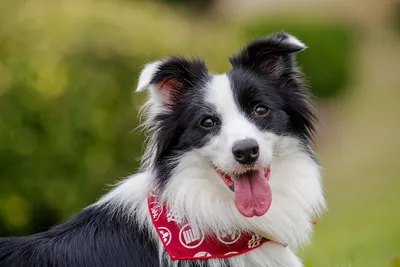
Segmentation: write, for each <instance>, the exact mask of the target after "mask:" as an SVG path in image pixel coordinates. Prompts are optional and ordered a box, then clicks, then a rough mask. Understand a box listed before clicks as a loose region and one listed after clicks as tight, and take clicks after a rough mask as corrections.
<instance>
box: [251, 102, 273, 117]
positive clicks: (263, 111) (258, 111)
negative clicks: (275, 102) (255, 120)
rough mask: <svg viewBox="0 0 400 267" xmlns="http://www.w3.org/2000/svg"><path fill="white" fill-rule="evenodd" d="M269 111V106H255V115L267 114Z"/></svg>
mask: <svg viewBox="0 0 400 267" xmlns="http://www.w3.org/2000/svg"><path fill="white" fill-rule="evenodd" d="M268 111H269V108H267V107H266V106H263V105H257V106H256V107H255V108H254V115H256V116H265V115H267V113H268Z"/></svg>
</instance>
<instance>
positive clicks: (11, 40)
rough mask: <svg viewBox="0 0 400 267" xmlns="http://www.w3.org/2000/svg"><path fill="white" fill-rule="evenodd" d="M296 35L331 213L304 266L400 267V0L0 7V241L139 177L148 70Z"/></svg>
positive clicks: (36, 2) (7, 1) (214, 65)
mask: <svg viewBox="0 0 400 267" xmlns="http://www.w3.org/2000/svg"><path fill="white" fill-rule="evenodd" d="M282 30H284V31H288V32H289V33H292V34H294V35H296V36H298V37H299V38H300V39H301V40H302V41H304V42H305V43H306V44H307V45H308V46H309V49H307V50H305V51H304V52H302V53H300V54H298V57H297V59H298V62H299V63H300V65H301V66H302V68H303V70H304V71H305V72H306V74H307V76H308V80H309V83H310V85H311V88H312V92H313V93H314V95H315V96H316V98H315V101H316V104H317V107H318V109H319V112H320V114H321V117H322V123H321V125H319V127H318V135H319V136H318V139H317V140H316V151H317V153H318V156H319V160H320V162H321V164H322V166H323V167H324V169H323V177H324V185H325V191H326V197H327V201H328V207H329V212H328V213H326V214H325V215H324V216H323V217H322V218H320V219H319V220H318V222H317V225H316V231H315V235H314V237H313V241H312V244H311V245H309V246H306V247H305V248H304V249H303V250H302V251H301V252H300V253H301V255H302V257H303V258H304V261H305V263H306V266H318V267H319V266H367V267H368V266H374V267H380V266H400V208H399V206H400V196H399V189H400V161H399V157H400V155H399V150H400V119H399V117H400V103H399V101H400V89H399V86H400V71H399V70H400V1H394V0H393V1H386V0H380V1H372V0H371V1H363V0H346V1H344V0H247V1H240V0H186V1H185V0H164V1H162V0H159V1H134V0H114V1H112V0H108V1H107V0H102V1H94V0H78V1H73V0H58V1H45V0H30V1H21V0H1V1H0V236H5V235H26V234H32V233H34V232H37V231H41V230H45V229H47V228H48V227H50V226H52V225H54V224H56V223H59V222H61V221H63V220H66V219H67V218H69V217H70V216H71V215H73V214H74V213H76V212H78V211H79V210H80V209H82V208H83V207H85V206H86V205H88V204H90V203H92V202H94V201H96V199H97V198H99V197H100V196H101V195H102V194H104V193H105V192H107V190H109V188H110V185H112V184H114V183H116V182H117V181H118V180H120V179H122V178H123V177H125V176H127V175H129V174H131V173H133V172H134V171H135V170H136V169H137V167H138V157H139V155H140V154H141V152H142V151H143V136H142V135H141V133H140V132H139V131H135V130H134V129H135V127H137V126H138V124H139V120H138V109H139V107H140V105H141V104H142V103H143V100H144V95H143V94H134V93H133V89H134V88H135V86H136V82H137V77H138V73H139V71H140V69H141V67H142V66H143V65H144V64H145V63H146V62H148V61H150V60H154V59H158V58H161V57H165V56H168V55H172V54H181V55H185V56H200V57H203V58H204V59H205V61H206V62H207V64H208V66H209V69H210V71H212V72H225V71H227V70H228V69H229V63H228V61H227V58H228V56H229V55H230V54H232V53H233V52H234V51H237V50H238V49H239V48H240V47H241V46H242V45H243V44H244V43H246V42H247V41H249V40H250V39H251V38H253V37H257V36H263V35H267V34H269V33H271V32H275V31H282Z"/></svg>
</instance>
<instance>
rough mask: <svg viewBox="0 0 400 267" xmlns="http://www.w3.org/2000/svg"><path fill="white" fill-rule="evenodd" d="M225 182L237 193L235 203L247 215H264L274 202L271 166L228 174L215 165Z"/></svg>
mask: <svg viewBox="0 0 400 267" xmlns="http://www.w3.org/2000/svg"><path fill="white" fill-rule="evenodd" d="M214 168H215V169H216V171H217V173H218V174H219V176H220V177H221V178H222V180H223V181H224V182H225V184H226V185H227V186H228V187H229V188H230V189H231V190H232V191H233V192H234V194H235V205H236V208H237V209H238V211H239V212H240V213H241V214H242V215H243V216H245V217H253V216H262V215H264V214H265V213H266V212H267V211H268V209H269V207H270V206H271V203H272V194H271V188H270V186H269V181H268V178H269V173H270V167H269V166H268V167H267V168H266V169H264V170H256V169H254V170H249V171H246V172H244V173H241V174H234V175H228V174H226V173H224V172H223V171H221V170H220V169H218V168H217V167H215V166H214Z"/></svg>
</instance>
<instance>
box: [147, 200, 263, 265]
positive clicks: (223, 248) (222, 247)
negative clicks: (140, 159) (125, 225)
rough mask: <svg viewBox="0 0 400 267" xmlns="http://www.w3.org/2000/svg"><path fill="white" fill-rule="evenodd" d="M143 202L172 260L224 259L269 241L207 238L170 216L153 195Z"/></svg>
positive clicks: (229, 234)
mask: <svg viewBox="0 0 400 267" xmlns="http://www.w3.org/2000/svg"><path fill="white" fill-rule="evenodd" d="M147 201H148V208H149V212H150V215H151V219H152V221H153V224H154V227H155V228H156V230H157V233H158V235H159V237H160V239H161V241H162V243H163V245H164V248H165V250H166V251H167V252H168V254H169V256H170V257H171V259H172V260H198V259H210V258H228V257H232V256H236V255H240V254H243V253H246V252H248V251H250V250H253V249H256V248H258V247H260V246H261V245H263V244H264V243H266V242H268V241H270V240H269V239H266V238H264V237H262V236H260V235H258V234H255V233H244V232H240V231H235V230H226V231H222V232H219V233H218V234H216V235H215V234H213V235H209V234H206V233H204V232H203V231H202V230H201V229H195V228H192V227H191V225H190V224H188V223H187V222H186V221H185V218H177V217H176V216H174V215H173V214H171V213H170V212H169V211H168V210H167V208H166V205H163V204H161V203H160V202H158V200H157V196H155V195H154V194H149V196H148V198H147Z"/></svg>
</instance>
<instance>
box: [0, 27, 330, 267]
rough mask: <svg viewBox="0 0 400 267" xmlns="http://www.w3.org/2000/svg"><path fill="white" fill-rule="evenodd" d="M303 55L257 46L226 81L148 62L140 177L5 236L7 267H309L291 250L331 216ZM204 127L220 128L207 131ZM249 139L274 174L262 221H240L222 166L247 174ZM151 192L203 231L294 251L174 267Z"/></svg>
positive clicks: (1, 256) (278, 38)
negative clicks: (243, 144) (242, 146)
mask: <svg viewBox="0 0 400 267" xmlns="http://www.w3.org/2000/svg"><path fill="white" fill-rule="evenodd" d="M304 48H305V45H304V44H303V43H302V42H300V41H299V40H298V39H296V38H295V37H293V36H291V35H289V34H285V33H279V34H274V35H271V36H268V37H266V38H260V39H257V40H254V41H253V42H251V43H249V44H248V45H247V46H246V47H244V48H243V50H242V51H241V52H240V53H238V54H237V55H234V56H232V57H231V58H230V62H231V64H232V69H231V70H230V71H229V72H227V73H225V74H218V75H214V74H210V73H209V72H208V71H207V68H206V66H205V64H204V63H203V62H202V61H200V60H197V59H196V60H188V59H185V58H182V57H170V58H167V59H164V60H161V61H157V62H153V63H150V64H148V65H146V66H145V67H144V69H143V71H142V73H141V75H140V78H139V83H138V89H137V91H148V93H149V98H148V101H147V103H146V105H145V111H146V114H147V120H146V122H145V129H146V130H147V133H148V137H149V141H148V147H147V150H146V152H145V155H144V157H143V168H142V171H141V172H140V173H137V174H134V175H132V176H130V177H128V178H127V179H126V180H125V181H123V182H121V183H119V184H118V185H117V186H116V187H115V188H114V189H113V190H112V191H111V192H109V193H108V194H106V195H105V196H104V197H102V198H101V199H100V200H99V201H98V202H97V203H94V204H93V205H91V206H89V207H87V208H85V209H84V210H82V211H81V212H80V213H78V214H77V215H76V216H75V217H73V218H71V219H70V220H69V221H67V222H65V223H63V224H61V225H59V226H56V227H54V228H52V229H51V230H49V231H46V232H42V233H38V234H35V235H32V236H26V237H10V238H0V266H1V267H3V266H4V267H5V266H7V267H28V266H49V267H50V266H60V267H61V266H79V267H84V266H90V267H92V266H93V267H99V266H107V267H109V266H116V267H117V266H121V267H122V266H149V267H152V266H212V267H217V266H220V267H223V266H233V267H239V266H240V267H245V266H260V267H261V266H296V267H297V266H302V263H301V261H300V259H299V258H298V257H297V256H296V255H295V254H294V252H293V251H295V250H296V249H297V248H298V247H299V246H300V245H302V244H304V243H306V242H308V241H309V238H310V233H311V232H312V225H311V224H310V219H311V218H312V217H313V216H317V215H319V214H320V212H322V211H323V210H324V208H325V202H324V197H323V190H322V187H321V179H320V173H319V165H318V164H317V163H316V161H315V159H314V156H313V151H312V149H311V142H312V141H311V138H312V135H313V130H314V123H315V119H316V116H315V113H314V110H313V108H312V106H311V104H310V99H309V97H308V95H307V92H306V89H305V86H304V84H303V82H302V80H301V79H300V77H299V74H300V73H299V70H298V69H297V67H296V66H295V62H294V59H293V53H294V52H298V51H301V50H303V49H304ZM259 104H262V105H263V106H266V107H268V109H269V112H268V114H267V115H266V116H264V117H262V118H261V117H256V116H254V114H253V110H254V107H255V106H256V105H259ZM204 118H211V119H212V121H213V122H214V123H215V124H214V126H213V127H211V128H209V129H208V128H207V129H205V128H203V127H201V125H200V124H201V121H202V120H204ZM243 138H252V139H254V140H256V141H257V142H258V144H259V146H260V156H259V159H258V163H257V164H259V165H260V166H264V167H265V166H267V165H268V164H270V166H271V175H270V186H271V190H272V197H273V200H272V205H271V207H270V209H269V210H268V212H267V213H266V214H265V215H263V216H260V217H252V218H246V217H244V216H242V215H241V214H240V213H239V212H238V210H237V209H236V208H235V205H234V200H233V193H232V191H231V190H230V189H229V188H228V187H227V186H226V185H225V184H224V182H223V181H222V179H221V177H220V176H219V175H218V174H217V173H216V171H215V169H214V167H213V165H214V166H217V167H218V168H219V169H221V170H223V171H224V172H225V173H235V172H240V171H241V168H242V166H240V165H238V163H237V162H235V160H234V158H233V156H232V145H233V143H234V142H236V141H237V140H241V139H243ZM151 190H158V191H159V192H160V194H161V200H162V201H164V202H165V203H167V204H168V205H169V206H170V207H174V211H175V212H177V213H178V214H181V215H184V216H185V217H186V218H187V219H188V220H189V222H190V223H191V224H193V225H196V226H197V227H200V228H202V229H203V230H205V231H218V230H222V229H227V228H230V229H240V230H242V231H243V230H248V231H263V232H267V233H269V234H270V235H271V236H274V237H275V238H276V239H277V240H280V241H282V242H286V243H288V244H289V246H288V247H286V248H284V247H283V246H281V245H279V244H277V243H274V242H267V243H266V244H264V245H263V246H261V247H259V248H257V249H255V250H252V251H250V252H248V253H246V254H243V255H239V256H235V257H231V258H227V259H209V260H198V261H175V262H173V261H171V260H170V259H169V257H168V254H166V252H165V251H164V248H163V246H162V244H161V243H160V240H159V238H158V236H157V234H156V232H155V230H154V229H153V226H152V223H151V220H150V217H149V213H148V210H147V200H146V198H147V195H148V193H149V192H150V191H151Z"/></svg>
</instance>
